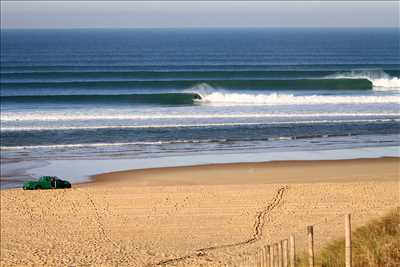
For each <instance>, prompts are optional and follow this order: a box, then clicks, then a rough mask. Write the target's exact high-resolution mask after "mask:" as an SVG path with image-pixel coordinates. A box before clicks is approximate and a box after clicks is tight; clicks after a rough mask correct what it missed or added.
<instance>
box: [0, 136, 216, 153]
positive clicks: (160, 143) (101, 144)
mask: <svg viewBox="0 0 400 267" xmlns="http://www.w3.org/2000/svg"><path fill="white" fill-rule="evenodd" d="M210 141H212V140H208V139H207V140H174V141H154V142H127V143H88V144H85V143H83V144H57V145H27V146H2V147H0V150H4V151H6V150H22V149H43V148H47V149H60V148H84V147H86V148H91V147H94V148H97V147H114V146H127V145H164V144H183V143H201V142H210ZM221 141H223V140H221Z"/></svg>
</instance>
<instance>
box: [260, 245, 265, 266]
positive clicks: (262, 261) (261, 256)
mask: <svg viewBox="0 0 400 267" xmlns="http://www.w3.org/2000/svg"><path fill="white" fill-rule="evenodd" d="M264 259H265V253H264V248H260V262H261V264H260V266H261V267H265V261H264Z"/></svg>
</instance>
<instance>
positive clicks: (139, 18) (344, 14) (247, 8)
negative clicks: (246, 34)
mask: <svg viewBox="0 0 400 267" xmlns="http://www.w3.org/2000/svg"><path fill="white" fill-rule="evenodd" d="M399 12H400V11H399V2H398V1H346V2H345V1H308V2H307V1H284V2H282V1H281V2H278V1H265V2H257V1H254V2H249V1H243V2H240V1H234V2H232V1H231V2H228V1H151V2H149V1H10V0H8V1H5V0H2V1H1V28H2V29H4V28H133V27H156V28H158V27H399Z"/></svg>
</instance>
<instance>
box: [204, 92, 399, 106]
mask: <svg viewBox="0 0 400 267" xmlns="http://www.w3.org/2000/svg"><path fill="white" fill-rule="evenodd" d="M200 95H201V98H202V99H201V100H198V101H199V102H202V103H209V104H225V105H254V104H259V105H271V106H274V105H326V104H390V103H400V96H398V95H388V96H375V95H363V96H360V95H357V96H354V95H348V96H335V95H328V96H327V95H306V96H296V95H293V94H279V93H271V94H244V93H229V92H219V91H216V92H211V93H200Z"/></svg>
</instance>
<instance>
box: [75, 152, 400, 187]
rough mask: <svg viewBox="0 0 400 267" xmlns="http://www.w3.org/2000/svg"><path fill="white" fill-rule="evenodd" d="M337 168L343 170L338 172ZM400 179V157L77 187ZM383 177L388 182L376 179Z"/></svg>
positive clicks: (142, 172)
mask: <svg viewBox="0 0 400 267" xmlns="http://www.w3.org/2000/svg"><path fill="white" fill-rule="evenodd" d="M365 164H368V168H365ZM336 168H340V169H339V170H337V169H336ZM332 171H334V172H332ZM232 172H234V173H232ZM348 172H352V173H353V174H347V173H348ZM304 173H306V175H307V177H305V176H304ZM246 174H251V176H252V178H251V179H247V178H245V176H246ZM399 175H400V157H381V158H368V159H364V158H360V159H338V160H284V161H281V160H278V161H267V162H241V163H221V164H203V165H191V166H178V167H161V168H147V169H133V170H125V171H116V172H109V173H102V174H97V175H94V176H92V177H91V180H90V181H88V182H83V183H79V184H77V186H79V187H81V186H98V185H103V184H106V185H107V186H110V185H113V184H114V185H118V184H124V185H127V184H129V185H133V186H171V185H175V186H177V185H223V184H233V185H234V184H282V183H289V184H296V183H323V182H338V183H341V182H359V181H396V180H398V179H399ZM205 176H207V177H205ZM382 176H383V177H384V178H379V179H378V178H376V177H382ZM210 177H211V178H210Z"/></svg>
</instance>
